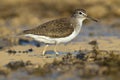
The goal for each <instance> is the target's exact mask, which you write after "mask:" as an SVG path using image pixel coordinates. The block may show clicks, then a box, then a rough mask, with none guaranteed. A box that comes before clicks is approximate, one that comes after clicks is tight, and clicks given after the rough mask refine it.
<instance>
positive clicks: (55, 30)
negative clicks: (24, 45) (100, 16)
mask: <svg viewBox="0 0 120 80" xmlns="http://www.w3.org/2000/svg"><path fill="white" fill-rule="evenodd" d="M85 19H90V20H93V21H95V22H97V20H96V19H94V18H92V17H90V16H88V15H87V13H86V11H85V10H84V9H75V10H74V11H73V12H72V13H71V16H70V17H65V18H59V19H55V20H51V21H48V22H45V23H43V24H41V25H39V26H37V27H35V28H32V29H28V30H24V31H22V34H23V36H25V37H31V38H33V39H34V40H36V41H38V42H43V43H45V44H47V45H45V47H44V49H43V51H42V55H45V52H46V49H47V47H48V46H49V44H54V45H55V47H54V52H55V53H56V55H59V52H58V51H57V50H56V46H57V45H58V44H60V43H67V42H70V41H71V40H73V39H74V38H75V37H76V36H77V35H78V34H79V33H80V30H81V27H82V23H83V21H84V20H85Z"/></svg>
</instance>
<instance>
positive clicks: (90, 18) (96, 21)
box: [86, 16, 98, 22]
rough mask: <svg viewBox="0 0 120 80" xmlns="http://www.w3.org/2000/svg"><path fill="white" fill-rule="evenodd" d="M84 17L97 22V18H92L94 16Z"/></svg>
mask: <svg viewBox="0 0 120 80" xmlns="http://www.w3.org/2000/svg"><path fill="white" fill-rule="evenodd" d="M86 18H87V19H90V20H92V21H95V22H98V20H96V19H94V18H92V17H90V16H86Z"/></svg>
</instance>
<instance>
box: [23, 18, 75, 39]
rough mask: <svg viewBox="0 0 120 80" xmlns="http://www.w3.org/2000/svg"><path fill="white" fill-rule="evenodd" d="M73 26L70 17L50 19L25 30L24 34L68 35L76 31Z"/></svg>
mask: <svg viewBox="0 0 120 80" xmlns="http://www.w3.org/2000/svg"><path fill="white" fill-rule="evenodd" d="M73 26H74V25H72V24H71V23H70V20H69V19H66V18H62V19H59V20H53V21H49V22H47V23H44V24H42V25H40V26H38V27H36V28H34V29H30V30H25V31H23V34H35V35H40V36H47V37H51V38H58V37H66V36H68V35H70V34H71V33H72V32H73V31H74V28H73Z"/></svg>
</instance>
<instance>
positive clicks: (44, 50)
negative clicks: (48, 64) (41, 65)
mask: <svg viewBox="0 0 120 80" xmlns="http://www.w3.org/2000/svg"><path fill="white" fill-rule="evenodd" d="M48 46H49V45H46V46H45V47H44V49H43V52H42V55H43V56H44V55H45V52H46V49H47V47H48Z"/></svg>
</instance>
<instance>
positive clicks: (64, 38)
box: [25, 31, 79, 44]
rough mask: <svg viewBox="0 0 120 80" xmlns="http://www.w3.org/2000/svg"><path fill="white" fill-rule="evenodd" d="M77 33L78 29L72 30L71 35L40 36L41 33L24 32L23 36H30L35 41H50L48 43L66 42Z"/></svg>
mask: <svg viewBox="0 0 120 80" xmlns="http://www.w3.org/2000/svg"><path fill="white" fill-rule="evenodd" d="M78 34H79V31H74V32H73V33H72V34H71V35H69V36H67V37H63V38H50V37H47V36H41V35H34V34H26V35H25V36H28V37H32V38H34V39H35V40H36V41H39V42H44V43H50V44H55V43H66V42H69V41H71V40H72V39H74V38H75V37H76V36H77V35H78Z"/></svg>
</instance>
